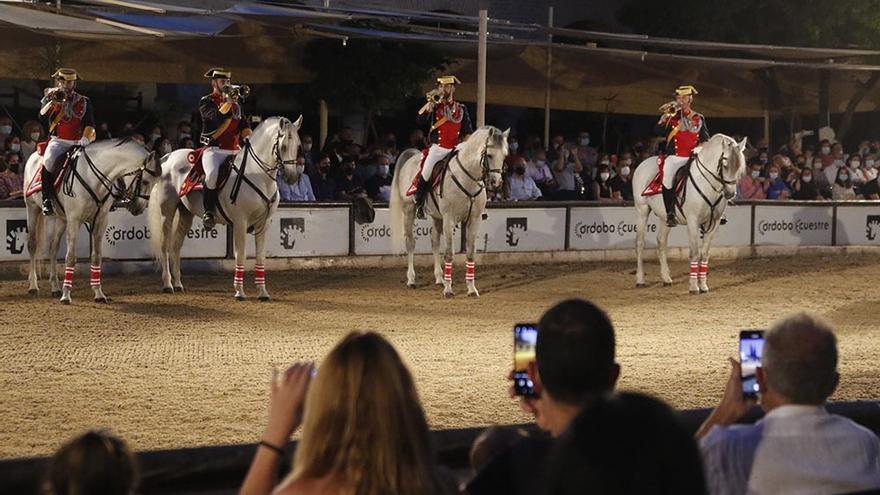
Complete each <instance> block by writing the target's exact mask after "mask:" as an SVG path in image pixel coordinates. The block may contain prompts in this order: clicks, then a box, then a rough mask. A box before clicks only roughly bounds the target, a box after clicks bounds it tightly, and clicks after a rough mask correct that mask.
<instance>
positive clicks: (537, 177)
mask: <svg viewBox="0 0 880 495" xmlns="http://www.w3.org/2000/svg"><path fill="white" fill-rule="evenodd" d="M526 174H528V176H529V177H531V178H532V180H534V181H535V182H536V183H537V182H547V181H548V180H551V179H553V172H551V171H550V166H548V165H547V162H540V163H539V162H529V163H528V164H527V165H526Z"/></svg>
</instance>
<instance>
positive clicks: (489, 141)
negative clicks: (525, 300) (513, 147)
mask: <svg viewBox="0 0 880 495" xmlns="http://www.w3.org/2000/svg"><path fill="white" fill-rule="evenodd" d="M483 144H485V145H486V146H487V147H489V148H493V147H496V146H500V147H501V148H502V150H503V151H504V154H505V156H506V155H507V154H509V150H508V148H507V140H506V139H504V132H503V131H502V130H501V129H499V128H497V127H495V126H491V125H487V126H483V127H480V128H479V129H477V130H475V131H474V132H473V134H471V135H470V137H469V138H468V139H467V141H465V142H464V146H463V147H467V148H470V147H471V146H483Z"/></svg>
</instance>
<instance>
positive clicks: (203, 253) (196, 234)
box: [102, 209, 226, 260]
mask: <svg viewBox="0 0 880 495" xmlns="http://www.w3.org/2000/svg"><path fill="white" fill-rule="evenodd" d="M152 235H153V233H152V232H150V229H149V227H148V226H147V214H146V212H144V213H142V214H140V215H138V216H134V215H132V214H131V213H129V212H128V211H127V210H125V209H119V210H116V211H112V212H110V214H109V215H108V218H107V230H106V231H105V232H104V235H103V237H102V239H103V242H104V246H103V253H102V254H103V255H104V257H105V258H108V259H114V260H144V259H151V258H152V257H153V252H152V250H151V248H150V239H151V237H152ZM180 254H181V257H183V258H223V257H225V256H226V226H225V225H218V226H216V227H214V228H213V229H211V230H205V229H203V228H202V221H201V220H200V219H198V218H196V219H195V220H193V225H192V227H190V229H189V232H188V233H187V237H186V240H184V241H183V247H182V248H181V251H180Z"/></svg>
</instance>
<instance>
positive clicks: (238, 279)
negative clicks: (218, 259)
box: [232, 265, 244, 285]
mask: <svg viewBox="0 0 880 495" xmlns="http://www.w3.org/2000/svg"><path fill="white" fill-rule="evenodd" d="M232 282H233V283H234V284H235V285H241V284H243V283H244V267H243V266H238V265H236V267H235V275H234V276H233V279H232Z"/></svg>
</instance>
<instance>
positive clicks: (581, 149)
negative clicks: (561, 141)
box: [575, 131, 599, 176]
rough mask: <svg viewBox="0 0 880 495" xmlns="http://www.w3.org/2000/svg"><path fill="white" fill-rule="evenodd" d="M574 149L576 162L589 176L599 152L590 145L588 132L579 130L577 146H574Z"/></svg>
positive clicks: (591, 173)
mask: <svg viewBox="0 0 880 495" xmlns="http://www.w3.org/2000/svg"><path fill="white" fill-rule="evenodd" d="M575 150H576V153H575V155H576V156H577V159H578V162H579V163H580V164H581V165H582V166H583V168H584V170H586V171H587V173H589V174H590V175H591V176H592V175H594V174H593V171H594V170H595V168H596V162H597V159H598V156H599V153H598V151H596V148H595V147H593V146H590V133H589V132H587V131H581V132H580V133H578V138H577V148H575Z"/></svg>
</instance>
